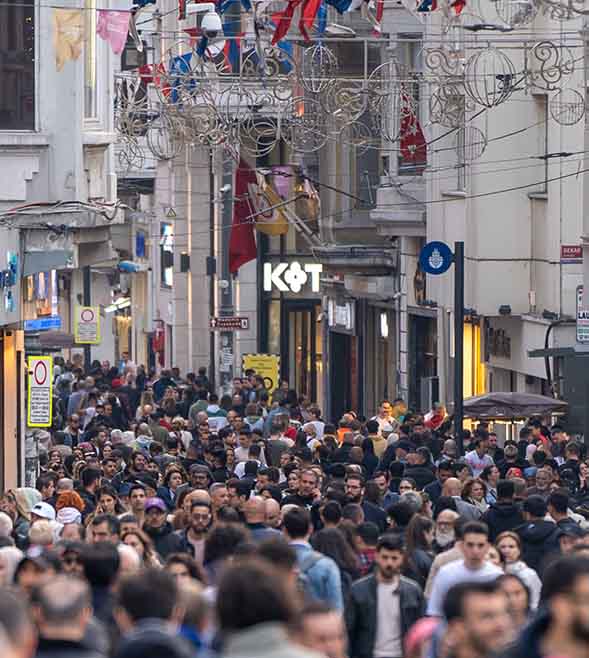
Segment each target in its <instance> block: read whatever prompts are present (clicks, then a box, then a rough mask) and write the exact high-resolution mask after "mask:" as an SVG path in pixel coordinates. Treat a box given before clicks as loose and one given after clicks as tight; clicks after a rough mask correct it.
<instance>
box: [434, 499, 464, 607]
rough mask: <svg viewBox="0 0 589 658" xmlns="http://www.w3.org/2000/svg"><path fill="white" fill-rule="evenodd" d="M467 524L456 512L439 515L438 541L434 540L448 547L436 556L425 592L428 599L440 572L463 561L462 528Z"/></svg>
mask: <svg viewBox="0 0 589 658" xmlns="http://www.w3.org/2000/svg"><path fill="white" fill-rule="evenodd" d="M442 515H443V516H442ZM440 519H441V520H440ZM466 523H467V521H466V520H465V519H463V518H461V517H460V516H458V514H457V513H456V512H455V511H454V510H443V511H442V512H440V513H439V514H438V518H437V519H436V528H435V537H436V538H437V539H434V543H437V544H438V545H440V542H441V543H442V544H444V545H445V546H446V550H444V551H443V552H441V553H440V554H439V555H437V556H436V558H435V560H434V562H433V564H432V566H431V569H430V570H429V575H428V578H427V582H426V584H425V590H424V593H425V596H426V598H429V596H430V594H431V591H432V583H433V580H434V577H435V575H436V574H437V573H438V571H439V570H440V569H441V568H442V567H443V566H444V565H446V564H449V563H450V562H455V561H456V560H462V558H463V557H464V554H463V552H462V528H463V527H464V525H465V524H466ZM442 524H443V525H442Z"/></svg>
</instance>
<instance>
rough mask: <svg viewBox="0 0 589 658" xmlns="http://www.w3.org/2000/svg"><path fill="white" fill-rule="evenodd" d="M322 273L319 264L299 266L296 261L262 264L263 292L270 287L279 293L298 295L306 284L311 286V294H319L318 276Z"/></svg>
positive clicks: (321, 267) (269, 289) (321, 266)
mask: <svg viewBox="0 0 589 658" xmlns="http://www.w3.org/2000/svg"><path fill="white" fill-rule="evenodd" d="M321 272H323V265H321V264H320V263H305V264H304V265H301V264H300V263H299V262H297V261H293V262H292V263H278V265H275V266H273V265H272V263H264V290H266V291H267V292H269V291H271V290H272V287H274V288H276V289H277V290H280V292H294V293H295V294H296V293H299V292H301V290H302V289H303V287H304V286H306V285H307V284H308V283H310V284H311V291H312V292H319V290H320V282H319V276H320V274H321Z"/></svg>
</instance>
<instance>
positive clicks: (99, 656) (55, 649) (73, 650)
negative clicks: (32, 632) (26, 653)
mask: <svg viewBox="0 0 589 658" xmlns="http://www.w3.org/2000/svg"><path fill="white" fill-rule="evenodd" d="M104 656H105V654H103V653H98V652H97V651H95V650H94V649H89V648H88V647H86V646H84V645H83V644H82V643H81V642H70V641H68V640H47V639H45V638H43V637H40V638H39V644H38V646H37V653H36V654H35V658H104Z"/></svg>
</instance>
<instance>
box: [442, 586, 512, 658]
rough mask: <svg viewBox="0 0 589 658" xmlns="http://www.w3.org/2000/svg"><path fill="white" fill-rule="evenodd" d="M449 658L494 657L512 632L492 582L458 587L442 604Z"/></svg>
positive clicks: (499, 593) (502, 600)
mask: <svg viewBox="0 0 589 658" xmlns="http://www.w3.org/2000/svg"><path fill="white" fill-rule="evenodd" d="M444 617H445V618H446V622H447V624H448V627H447V630H446V642H447V643H448V645H449V646H450V647H452V649H451V650H450V654H449V655H450V658H485V657H486V656H490V655H497V654H499V652H500V651H502V650H503V649H505V647H506V645H507V643H508V642H509V639H510V637H509V632H510V630H511V628H512V624H511V619H510V618H509V612H508V609H507V598H506V596H505V594H504V593H503V592H502V590H501V588H500V586H499V585H498V584H497V583H496V582H486V583H472V582H466V583H460V584H459V585H455V586H454V587H452V588H451V589H450V590H449V591H448V594H447V596H446V599H445V601H444Z"/></svg>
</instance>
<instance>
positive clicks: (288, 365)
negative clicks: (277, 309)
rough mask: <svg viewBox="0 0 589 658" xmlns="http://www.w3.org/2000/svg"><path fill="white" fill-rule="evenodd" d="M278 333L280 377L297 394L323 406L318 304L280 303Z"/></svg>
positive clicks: (304, 302)
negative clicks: (281, 329)
mask: <svg viewBox="0 0 589 658" xmlns="http://www.w3.org/2000/svg"><path fill="white" fill-rule="evenodd" d="M283 307H284V317H283V322H282V328H283V331H282V332H281V350H280V351H281V362H282V376H283V377H284V378H285V379H287V380H288V381H289V383H290V386H291V387H292V388H294V389H295V390H296V391H297V393H298V394H299V395H304V396H306V397H307V398H309V400H311V402H317V403H318V404H319V405H321V404H322V397H323V395H322V387H321V374H322V365H321V358H322V355H321V331H320V330H319V329H320V325H319V324H318V323H317V316H318V313H319V304H316V303H314V302H307V301H301V302H298V301H296V302H295V301H286V302H283Z"/></svg>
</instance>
